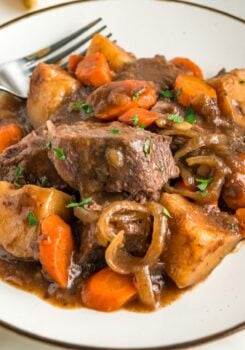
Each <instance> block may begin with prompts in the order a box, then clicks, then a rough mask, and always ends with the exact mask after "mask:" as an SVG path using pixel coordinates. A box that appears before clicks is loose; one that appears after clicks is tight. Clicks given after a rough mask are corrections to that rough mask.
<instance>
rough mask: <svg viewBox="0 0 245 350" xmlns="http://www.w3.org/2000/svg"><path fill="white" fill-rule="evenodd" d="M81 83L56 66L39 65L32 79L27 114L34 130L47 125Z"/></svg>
mask: <svg viewBox="0 0 245 350" xmlns="http://www.w3.org/2000/svg"><path fill="white" fill-rule="evenodd" d="M79 86H80V83H79V82H78V81H77V80H76V79H74V78H73V77H71V76H70V75H69V74H68V73H67V72H65V71H63V70H62V69H60V68H59V67H58V66H56V65H54V64H45V63H39V65H38V66H37V68H36V69H35V70H34V72H33V74H32V77H31V85H30V94H29V97H28V100H27V114H28V117H29V118H30V119H31V122H32V125H33V126H34V128H38V127H39V126H41V125H43V124H45V122H46V121H47V119H48V118H49V116H50V115H51V114H52V113H53V112H54V111H55V110H56V109H57V108H58V107H59V105H60V104H61V102H62V101H63V100H64V99H65V97H67V96H69V95H70V94H72V93H73V92H74V91H76V90H77V89H78V88H79Z"/></svg>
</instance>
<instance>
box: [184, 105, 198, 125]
mask: <svg viewBox="0 0 245 350" xmlns="http://www.w3.org/2000/svg"><path fill="white" fill-rule="evenodd" d="M185 119H186V121H188V123H190V124H195V123H196V122H197V118H196V114H195V112H194V111H193V108H192V107H191V106H190V107H188V108H187V110H186V113H185Z"/></svg>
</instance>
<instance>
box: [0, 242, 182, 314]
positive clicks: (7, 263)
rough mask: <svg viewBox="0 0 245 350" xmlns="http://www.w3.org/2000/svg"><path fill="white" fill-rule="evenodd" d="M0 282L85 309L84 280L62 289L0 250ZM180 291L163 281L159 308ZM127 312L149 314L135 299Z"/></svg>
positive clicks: (31, 264) (57, 303) (29, 264)
mask: <svg viewBox="0 0 245 350" xmlns="http://www.w3.org/2000/svg"><path fill="white" fill-rule="evenodd" d="M0 279H1V280H3V281H4V282H7V283H9V284H11V285H13V286H14V287H16V288H19V289H22V290H24V291H26V292H29V293H33V294H35V295H36V296H38V297H39V298H41V299H43V300H44V301H46V302H48V303H50V304H52V305H54V306H57V307H62V308H67V309H71V308H81V307H84V305H83V304H82V300H81V289H82V286H83V284H84V280H83V279H82V278H81V277H77V278H76V279H75V282H74V284H73V285H72V287H71V288H69V289H62V288H60V287H59V286H58V285H57V284H56V283H54V282H51V281H48V280H47V276H45V277H44V275H43V272H42V269H41V265H40V264H39V263H38V262H31V261H29V262H27V261H17V260H15V259H14V258H13V257H12V256H10V255H9V254H8V253H7V252H6V251H5V250H4V249H3V248H0ZM183 292H184V291H183V290H180V289H178V288H177V286H176V285H175V284H174V283H173V282H172V281H170V280H166V283H165V285H164V287H163V290H162V293H161V298H160V305H161V306H166V305H169V304H170V303H172V302H173V301H175V300H176V299H178V298H179V297H180V296H181V295H182V294H183ZM126 309H128V310H130V311H133V312H149V311H152V310H149V309H147V308H146V307H145V306H143V305H142V304H141V303H140V302H139V301H138V300H133V301H131V302H130V303H129V304H128V305H127V306H126Z"/></svg>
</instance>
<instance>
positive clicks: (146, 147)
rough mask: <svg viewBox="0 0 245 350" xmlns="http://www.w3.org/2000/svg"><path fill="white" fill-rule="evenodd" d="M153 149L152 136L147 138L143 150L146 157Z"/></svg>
mask: <svg viewBox="0 0 245 350" xmlns="http://www.w3.org/2000/svg"><path fill="white" fill-rule="evenodd" d="M150 151H151V138H150V137H149V138H148V139H146V140H145V143H144V146H143V152H144V155H145V157H147V156H148V154H149V153H150Z"/></svg>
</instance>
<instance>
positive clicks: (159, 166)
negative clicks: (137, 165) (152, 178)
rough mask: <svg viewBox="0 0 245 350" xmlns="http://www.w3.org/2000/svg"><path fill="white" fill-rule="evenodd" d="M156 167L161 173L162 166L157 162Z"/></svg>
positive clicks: (162, 170)
mask: <svg viewBox="0 0 245 350" xmlns="http://www.w3.org/2000/svg"><path fill="white" fill-rule="evenodd" d="M157 169H158V170H159V171H160V172H161V173H163V172H164V166H163V165H161V164H157Z"/></svg>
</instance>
